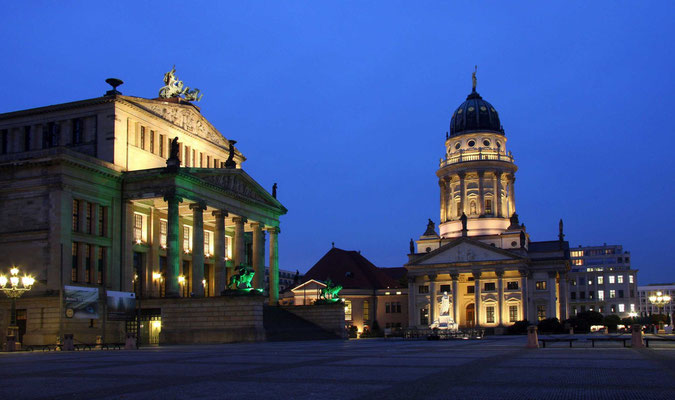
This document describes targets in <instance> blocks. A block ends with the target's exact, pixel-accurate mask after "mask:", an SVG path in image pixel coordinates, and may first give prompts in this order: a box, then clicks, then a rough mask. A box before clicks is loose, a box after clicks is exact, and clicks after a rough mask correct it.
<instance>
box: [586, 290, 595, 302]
mask: <svg viewBox="0 0 675 400" xmlns="http://www.w3.org/2000/svg"><path fill="white" fill-rule="evenodd" d="M588 298H589V299H591V300H592V299H594V298H595V291H594V290H589V291H588Z"/></svg>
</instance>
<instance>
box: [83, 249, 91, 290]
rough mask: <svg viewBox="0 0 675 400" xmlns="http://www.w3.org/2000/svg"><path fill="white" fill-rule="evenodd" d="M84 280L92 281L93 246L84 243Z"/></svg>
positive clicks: (86, 281)
mask: <svg viewBox="0 0 675 400" xmlns="http://www.w3.org/2000/svg"><path fill="white" fill-rule="evenodd" d="M83 255H84V268H85V269H84V281H85V283H91V246H90V245H88V244H85V245H84V254H83Z"/></svg>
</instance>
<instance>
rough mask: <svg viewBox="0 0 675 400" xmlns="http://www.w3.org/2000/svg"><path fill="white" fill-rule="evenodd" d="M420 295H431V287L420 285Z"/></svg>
mask: <svg viewBox="0 0 675 400" xmlns="http://www.w3.org/2000/svg"><path fill="white" fill-rule="evenodd" d="M418 293H420V294H426V293H429V286H428V285H420V286H419V288H418Z"/></svg>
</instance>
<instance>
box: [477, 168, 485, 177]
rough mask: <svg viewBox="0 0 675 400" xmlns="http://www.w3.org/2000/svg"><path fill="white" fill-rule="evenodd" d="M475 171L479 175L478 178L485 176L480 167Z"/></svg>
mask: <svg viewBox="0 0 675 400" xmlns="http://www.w3.org/2000/svg"><path fill="white" fill-rule="evenodd" d="M476 172H477V173H478V177H479V178H482V177H483V176H485V171H484V170H482V169H479V170H478V171H476Z"/></svg>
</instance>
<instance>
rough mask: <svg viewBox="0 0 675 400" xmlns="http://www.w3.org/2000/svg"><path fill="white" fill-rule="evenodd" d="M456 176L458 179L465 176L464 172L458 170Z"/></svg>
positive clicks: (462, 178)
mask: <svg viewBox="0 0 675 400" xmlns="http://www.w3.org/2000/svg"><path fill="white" fill-rule="evenodd" d="M457 176H458V177H459V179H461V180H464V178H466V172H464V171H462V172H458V173H457Z"/></svg>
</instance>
